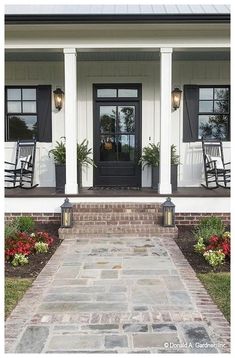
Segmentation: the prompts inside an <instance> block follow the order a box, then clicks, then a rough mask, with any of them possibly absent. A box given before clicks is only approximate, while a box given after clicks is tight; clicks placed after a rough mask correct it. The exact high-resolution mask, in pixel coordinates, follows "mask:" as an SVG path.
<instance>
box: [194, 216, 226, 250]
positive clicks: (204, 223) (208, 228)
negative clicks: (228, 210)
mask: <svg viewBox="0 0 235 358" xmlns="http://www.w3.org/2000/svg"><path fill="white" fill-rule="evenodd" d="M224 231H225V226H224V223H223V221H222V220H221V218H219V217H217V216H210V217H207V218H203V219H201V220H200V222H199V224H198V225H197V226H196V228H195V229H194V230H193V235H194V237H195V239H196V241H198V240H199V239H200V238H203V240H204V243H205V244H208V242H209V239H210V238H211V236H214V235H217V236H222V235H223V233H224Z"/></svg>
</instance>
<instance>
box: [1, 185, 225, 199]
mask: <svg viewBox="0 0 235 358" xmlns="http://www.w3.org/2000/svg"><path fill="white" fill-rule="evenodd" d="M64 196H65V194H64V193H58V192H56V190H55V188H54V187H37V188H34V189H30V190H25V189H21V188H16V189H6V190H5V197H6V198H63V197H64ZM69 197H70V198H77V199H78V200H79V199H80V198H105V197H108V198H118V197H123V198H124V197H127V198H130V197H134V198H150V197H151V198H165V197H166V195H165V194H159V193H158V192H157V191H156V190H154V189H152V188H127V189H124V188H118V187H117V188H102V189H101V188H93V187H90V188H81V189H80V191H79V193H78V194H70V195H69ZM171 197H172V198H179V197H181V198H230V189H224V188H217V189H212V190H208V189H206V188H204V187H179V188H178V190H177V191H174V192H173V193H172V194H171Z"/></svg>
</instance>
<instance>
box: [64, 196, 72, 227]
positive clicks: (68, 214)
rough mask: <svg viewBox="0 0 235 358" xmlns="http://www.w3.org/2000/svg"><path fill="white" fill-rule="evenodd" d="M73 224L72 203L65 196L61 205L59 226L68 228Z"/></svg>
mask: <svg viewBox="0 0 235 358" xmlns="http://www.w3.org/2000/svg"><path fill="white" fill-rule="evenodd" d="M72 226H73V204H71V203H70V202H69V199H68V198H66V199H65V201H64V204H62V205H61V227H63V228H70V227H72Z"/></svg>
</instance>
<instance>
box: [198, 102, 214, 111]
mask: <svg viewBox="0 0 235 358" xmlns="http://www.w3.org/2000/svg"><path fill="white" fill-rule="evenodd" d="M199 112H209V113H210V112H213V101H199Z"/></svg>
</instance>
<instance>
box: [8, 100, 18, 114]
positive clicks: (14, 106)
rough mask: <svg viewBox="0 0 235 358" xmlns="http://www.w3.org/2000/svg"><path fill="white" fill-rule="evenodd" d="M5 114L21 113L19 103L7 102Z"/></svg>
mask: <svg viewBox="0 0 235 358" xmlns="http://www.w3.org/2000/svg"><path fill="white" fill-rule="evenodd" d="M7 112H8V113H21V102H19V101H10V102H7Z"/></svg>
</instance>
